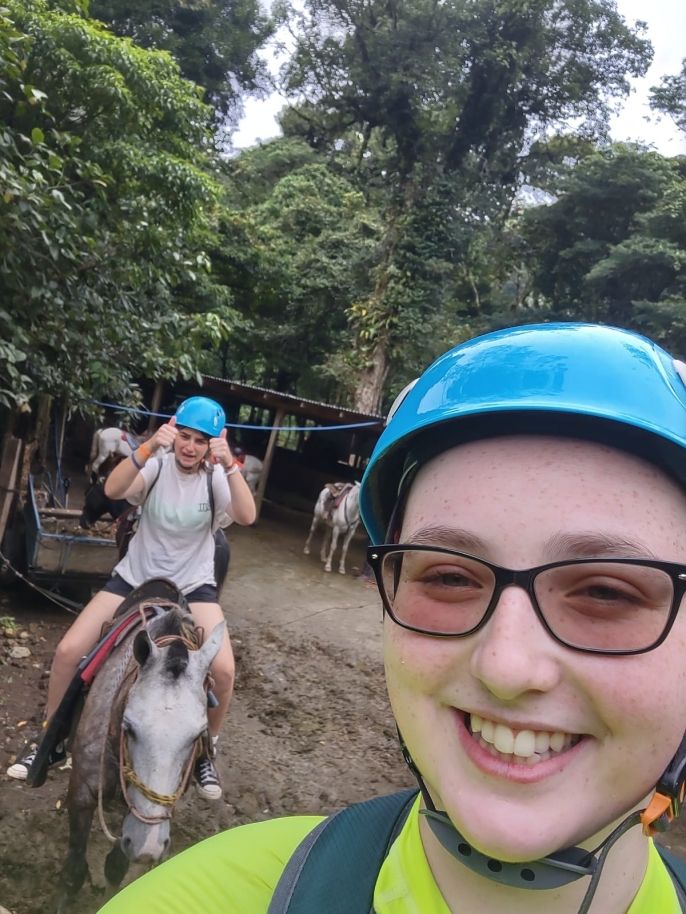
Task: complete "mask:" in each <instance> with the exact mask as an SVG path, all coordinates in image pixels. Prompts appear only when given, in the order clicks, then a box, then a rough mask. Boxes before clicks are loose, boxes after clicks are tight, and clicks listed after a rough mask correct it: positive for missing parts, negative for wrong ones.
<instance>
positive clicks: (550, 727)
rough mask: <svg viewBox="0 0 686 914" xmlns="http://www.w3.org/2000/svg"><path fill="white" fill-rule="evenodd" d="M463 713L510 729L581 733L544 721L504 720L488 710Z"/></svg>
mask: <svg viewBox="0 0 686 914" xmlns="http://www.w3.org/2000/svg"><path fill="white" fill-rule="evenodd" d="M462 713H463V714H465V715H467V716H468V717H469V716H470V715H472V714H476V716H477V717H481V718H482V719H483V720H489V721H491V723H494V724H502V725H503V726H505V727H509V728H510V730H516V731H518V732H519V731H521V730H533V731H534V733H537V732H538V733H570V734H571V735H573V736H582V735H583V734H582V733H581V732H579V731H578V730H575V729H573V728H569V727H565V726H561V725H560V724H559V723H558V724H544V723H534V722H533V721H530V720H529V721H522V720H506V719H505V718H504V717H499V716H498V715H497V714H492V713H491V712H490V711H463V712H462Z"/></svg>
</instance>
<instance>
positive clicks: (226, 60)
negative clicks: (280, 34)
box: [90, 0, 274, 119]
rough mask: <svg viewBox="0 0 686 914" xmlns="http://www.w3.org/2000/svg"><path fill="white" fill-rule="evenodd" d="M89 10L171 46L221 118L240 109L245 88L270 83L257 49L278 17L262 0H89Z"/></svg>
mask: <svg viewBox="0 0 686 914" xmlns="http://www.w3.org/2000/svg"><path fill="white" fill-rule="evenodd" d="M90 12H91V15H92V16H94V17H95V18H97V19H101V20H102V21H103V22H105V23H106V24H107V25H108V26H110V28H112V29H113V30H114V31H115V32H116V33H117V34H118V35H123V36H127V37H129V38H132V39H133V40H134V41H135V42H136V43H137V44H139V45H141V46H142V47H144V48H156V49H158V50H165V51H169V52H170V53H171V54H172V55H173V56H174V58H175V60H176V61H177V62H178V64H179V66H180V67H181V72H182V74H183V75H184V76H185V77H186V79H190V80H192V81H193V82H195V83H197V84H198V85H200V86H202V87H203V89H204V90H205V93H206V95H205V99H206V101H208V102H209V103H211V104H212V105H213V106H214V107H215V108H216V109H217V112H218V115H219V116H220V118H221V119H224V118H226V117H229V118H233V119H235V117H236V116H237V114H239V113H240V109H241V101H240V97H241V93H242V92H253V91H259V90H264V89H265V88H266V87H267V85H268V74H267V70H266V66H265V63H264V61H263V60H262V59H261V58H260V56H259V54H258V51H259V50H260V48H261V47H263V46H264V44H265V42H266V41H267V40H268V39H269V38H270V37H271V36H272V34H273V32H274V22H273V20H272V19H271V17H270V16H268V15H267V14H266V13H265V12H264V9H263V7H262V5H261V4H260V3H259V0H135V2H132V0H90Z"/></svg>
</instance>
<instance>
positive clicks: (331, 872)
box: [267, 790, 417, 914]
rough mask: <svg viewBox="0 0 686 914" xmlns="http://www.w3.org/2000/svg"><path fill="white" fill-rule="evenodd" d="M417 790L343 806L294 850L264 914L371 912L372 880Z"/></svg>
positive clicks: (352, 913) (400, 826) (365, 913)
mask: <svg viewBox="0 0 686 914" xmlns="http://www.w3.org/2000/svg"><path fill="white" fill-rule="evenodd" d="M416 796H417V791H416V790H403V791H401V792H400V793H394V794H390V795H389V796H385V797H376V798H375V799H373V800H367V801H366V802H364V803H355V804H354V805H353V806H347V807H346V808H345V809H342V810H340V812H337V813H335V814H334V815H332V816H330V817H329V818H328V819H325V820H324V821H323V822H321V823H320V824H319V825H318V826H317V828H316V829H314V831H313V832H310V834H309V835H307V837H306V838H305V839H304V841H302V843H301V844H300V845H299V846H298V847H297V848H296V850H295V853H294V854H293V856H292V857H291V858H290V860H289V861H288V863H287V864H286V869H285V870H284V871H283V873H282V875H281V879H280V880H279V883H278V885H277V887H276V889H275V890H274V895H273V896H272V900H271V903H270V905H269V909H268V912H267V914H322V912H324V911H325V912H326V914H369V912H373V904H374V888H375V886H376V880H377V877H378V875H379V870H380V869H381V864H382V863H383V861H384V859H385V858H386V855H387V854H388V851H389V850H390V847H391V844H392V843H393V841H394V840H395V838H396V837H397V835H398V833H399V832H400V829H401V828H402V825H403V823H404V821H405V819H406V818H407V815H408V813H409V811H410V808H411V807H412V804H413V802H414V800H415V797H416Z"/></svg>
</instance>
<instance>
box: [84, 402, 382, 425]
mask: <svg viewBox="0 0 686 914" xmlns="http://www.w3.org/2000/svg"><path fill="white" fill-rule="evenodd" d="M91 402H92V403H95V405H96V406H104V407H106V408H107V409H116V410H117V411H119V412H124V413H134V414H135V415H136V416H144V417H149V416H155V417H156V418H159V419H171V416H170V415H169V413H154V412H152V410H149V409H146V408H145V407H144V406H142V407H138V408H134V407H129V406H119V405H117V404H116V403H103V402H102V401H101V400H92V401H91ZM382 424H383V420H382V419H378V420H377V421H376V422H353V423H349V424H348V425H244V424H235V423H233V422H227V423H226V428H249V429H253V430H254V431H258V432H271V431H273V430H274V429H277V430H278V431H280V432H326V431H330V430H334V431H344V430H345V429H351V428H370V427H376V426H379V425H382Z"/></svg>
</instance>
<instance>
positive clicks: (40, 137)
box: [31, 127, 45, 145]
mask: <svg viewBox="0 0 686 914" xmlns="http://www.w3.org/2000/svg"><path fill="white" fill-rule="evenodd" d="M31 139H32V141H33V142H34V143H35V144H36V145H38V143H43V142H44V141H45V134H44V133H43V131H42V130H41V129H40V127H34V128H33V130H32V131H31Z"/></svg>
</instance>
